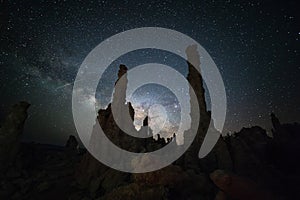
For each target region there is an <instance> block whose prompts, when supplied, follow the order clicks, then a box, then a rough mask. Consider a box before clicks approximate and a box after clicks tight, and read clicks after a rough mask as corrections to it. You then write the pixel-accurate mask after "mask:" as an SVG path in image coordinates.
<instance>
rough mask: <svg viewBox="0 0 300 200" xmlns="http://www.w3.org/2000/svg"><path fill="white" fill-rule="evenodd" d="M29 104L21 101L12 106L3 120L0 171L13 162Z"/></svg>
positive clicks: (0, 135) (0, 132) (0, 138)
mask: <svg viewBox="0 0 300 200" xmlns="http://www.w3.org/2000/svg"><path fill="white" fill-rule="evenodd" d="M29 106H30V104H29V103H27V102H25V101H22V102H20V103H18V104H16V105H14V106H13V108H12V110H11V111H10V113H9V114H8V115H7V117H6V118H5V120H4V122H3V124H1V129H0V170H4V169H5V168H7V167H8V166H9V165H11V164H13V162H14V161H15V159H16V157H17V154H18V151H19V146H20V136H21V134H22V132H23V127H24V123H25V120H26V119H27V109H28V108H29Z"/></svg>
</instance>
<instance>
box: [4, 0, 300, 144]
mask: <svg viewBox="0 0 300 200" xmlns="http://www.w3.org/2000/svg"><path fill="white" fill-rule="evenodd" d="M0 2H1V4H0V30H1V32H0V68H1V71H0V77H1V79H0V91H1V92H0V95H1V105H0V108H1V109H0V110H1V111H0V116H1V119H2V118H3V117H4V115H5V114H6V113H7V112H8V110H9V107H10V106H11V105H12V104H14V103H16V102H18V101H20V100H26V101H28V102H30V103H31V104H32V106H31V108H30V110H29V118H28V121H27V124H26V127H25V132H24V140H34V141H38V142H44V143H55V144H64V143H65V141H66V139H67V137H68V135H70V134H74V135H76V130H75V127H74V123H73V118H72V110H71V98H72V86H73V82H74V80H75V77H76V74H77V71H78V69H79V67H80V65H81V63H82V62H83V60H84V58H85V57H86V56H87V54H88V53H89V52H90V51H91V50H92V49H93V48H94V47H95V46H97V45H98V44H99V43H100V42H102V41H103V40H104V39H106V38H108V37H110V36H112V35H114V34H116V33H119V32H122V31H125V30H129V29H133V28H139V27H145V26H152V27H164V28H169V29H174V30H177V31H179V32H182V33H184V34H186V35H188V36H190V37H192V38H193V39H195V40H197V41H198V42H199V43H200V44H201V45H202V46H203V47H204V48H205V49H206V51H207V52H208V53H209V54H210V56H211V57H212V58H213V60H214V62H215V63H216V65H217V67H218V68H219V71H220V73H221V75H222V77H223V81H224V84H225V89H226V93H227V101H228V102H227V103H228V105H227V118H226V122H225V127H224V132H225V133H226V132H234V131H238V130H240V129H241V128H242V127H249V126H253V125H260V126H262V127H263V128H266V129H268V130H269V129H270V127H271V124H270V119H269V114H270V112H275V113H276V114H277V116H278V117H279V119H281V121H283V122H295V121H298V122H299V121H300V115H299V112H300V106H299V102H300V94H299V91H300V79H299V77H300V56H299V54H300V48H299V42H300V23H299V20H300V16H299V12H298V8H299V3H298V2H297V1H296V0H294V1H292V0H287V1H278V2H277V1H276V2H275V1H274V2H273V1H269V0H265V1H234V0H225V1H223V0H222V1H221V0H220V1H214V0H211V1H201V0H199V1H189V0H187V1H163V0H162V1H154V0H152V1H147V2H146V1H113V0H112V1H84V0H81V1H79V0H59V1H58V0H57V1H55V0H52V1H47V0H41V1H30V0H29V1H5V0H1V1H0ZM153 59H154V60H155V61H156V62H159V63H162V64H166V65H169V66H172V67H173V68H174V69H176V70H178V71H179V72H180V73H182V74H183V75H185V76H186V74H187V64H186V62H185V61H184V60H181V59H180V58H178V57H176V56H175V55H172V54H171V53H169V52H163V51H159V50H151V49H146V50H139V51H136V52H130V53H128V54H126V55H124V56H121V57H120V58H119V59H117V60H116V61H114V62H113V63H112V64H111V66H109V68H108V70H107V71H106V72H105V73H106V75H105V76H104V77H103V79H101V80H100V83H105V87H102V88H100V89H99V91H98V92H97V95H96V98H102V101H101V102H103V103H101V105H100V107H105V106H106V105H107V103H109V101H110V98H111V93H112V88H113V85H114V82H115V80H116V78H117V70H118V68H117V67H116V66H119V65H120V64H121V63H123V64H125V65H127V66H128V68H129V69H131V68H132V67H134V66H137V65H140V64H143V63H148V62H153ZM155 87H156V86H153V87H150V88H152V89H150V88H148V90H147V92H151V91H152V92H153V91H163V89H161V90H160V89H153V88H155ZM140 93H141V94H143V92H140ZM158 93H159V92H158ZM151 96H153V95H151ZM138 99H139V98H138V97H137V98H136V99H135V100H136V101H137V102H142V101H143V102H144V103H145V99H147V98H146V97H144V98H143V100H138ZM163 99H164V100H165V99H166V98H163ZM152 100H153V99H152ZM174 101H176V100H174V99H173V100H170V102H169V103H168V105H174ZM137 104H138V103H137ZM175 107H176V106H175ZM177 110H178V109H177ZM173 111H174V110H173ZM170 112H171V111H170ZM174 116H176V115H174ZM174 120H175V121H176V117H174Z"/></svg>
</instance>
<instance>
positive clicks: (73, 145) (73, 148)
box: [66, 135, 79, 155]
mask: <svg viewBox="0 0 300 200" xmlns="http://www.w3.org/2000/svg"><path fill="white" fill-rule="evenodd" d="M78 149H79V146H78V141H77V139H76V137H75V136H74V135H70V136H69V139H68V141H67V143H66V152H67V154H68V155H75V154H77V153H79V151H78Z"/></svg>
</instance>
